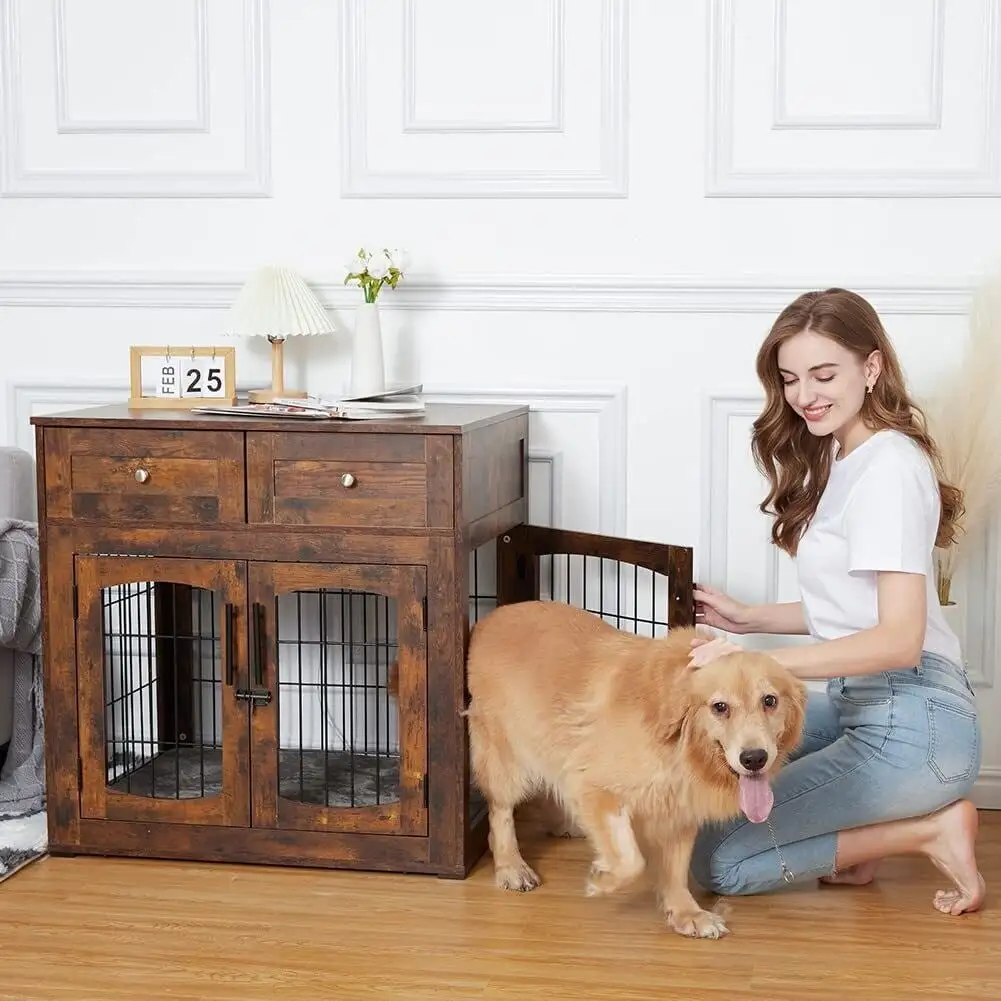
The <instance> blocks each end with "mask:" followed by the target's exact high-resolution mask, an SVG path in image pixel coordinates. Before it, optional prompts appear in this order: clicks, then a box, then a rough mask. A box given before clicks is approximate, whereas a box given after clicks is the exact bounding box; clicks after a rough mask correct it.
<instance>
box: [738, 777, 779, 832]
mask: <svg viewBox="0 0 1001 1001" xmlns="http://www.w3.org/2000/svg"><path fill="white" fill-rule="evenodd" d="M774 801H775V796H774V794H773V793H772V787H771V784H770V783H769V781H768V779H766V778H765V777H764V776H763V775H741V776H740V808H741V810H743V811H744V814H745V816H746V817H747V819H748V820H749V821H750V822H751V823H752V824H761V823H763V822H764V821H766V820H767V819H768V814H770V813H771V812H772V803H773V802H774Z"/></svg>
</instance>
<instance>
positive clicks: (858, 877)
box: [820, 862, 879, 886]
mask: <svg viewBox="0 0 1001 1001" xmlns="http://www.w3.org/2000/svg"><path fill="white" fill-rule="evenodd" d="M878 865H879V862H860V863H859V864H858V865H853V866H851V867H850V868H848V869H844V870H843V871H841V872H838V873H835V874H834V875H832V876H821V877H820V882H821V883H827V884H829V885H831V886H835V885H839V884H840V885H842V886H865V885H867V884H868V883H871V882H872V881H873V879H875V877H876V867H877V866H878Z"/></svg>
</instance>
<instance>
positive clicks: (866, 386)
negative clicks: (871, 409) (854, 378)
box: [865, 382, 872, 393]
mask: <svg viewBox="0 0 1001 1001" xmlns="http://www.w3.org/2000/svg"><path fill="white" fill-rule="evenodd" d="M865 391H866V392H867V393H871V392H872V383H871V382H867V383H866V384H865Z"/></svg>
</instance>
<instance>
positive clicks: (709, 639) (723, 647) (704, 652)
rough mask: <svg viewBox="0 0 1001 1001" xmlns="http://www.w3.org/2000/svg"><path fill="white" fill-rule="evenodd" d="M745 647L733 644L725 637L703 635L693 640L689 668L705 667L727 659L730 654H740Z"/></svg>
mask: <svg viewBox="0 0 1001 1001" xmlns="http://www.w3.org/2000/svg"><path fill="white" fill-rule="evenodd" d="M742 650H743V647H740V646H738V645H737V644H736V643H733V642H731V641H730V640H728V639H727V638H726V637H725V636H716V637H713V636H709V635H706V634H703V635H702V636H696V637H695V639H693V640H692V653H691V656H690V657H689V658H688V663H689V666H691V667H705V665H706V664H708V663H710V662H711V661H714V660H716V658H717V657H725V656H726V655H727V654H728V653H740V652H741V651H742Z"/></svg>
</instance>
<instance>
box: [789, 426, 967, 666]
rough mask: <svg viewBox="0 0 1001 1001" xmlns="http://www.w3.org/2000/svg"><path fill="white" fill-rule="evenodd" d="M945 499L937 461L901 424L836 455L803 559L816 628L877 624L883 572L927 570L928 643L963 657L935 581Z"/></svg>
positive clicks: (804, 588) (829, 634)
mask: <svg viewBox="0 0 1001 1001" xmlns="http://www.w3.org/2000/svg"><path fill="white" fill-rule="evenodd" d="M940 507H941V501H940V497H939V492H938V483H937V481H936V479H935V474H934V471H933V469H932V466H931V463H930V462H929V461H928V458H927V456H926V455H925V453H924V452H923V451H922V450H921V447H920V446H919V445H918V444H917V442H915V441H913V440H912V439H910V438H908V437H907V435H905V434H901V433H900V432H899V431H893V430H883V431H877V432H876V433H875V434H873V435H872V436H871V437H870V438H868V439H867V440H866V441H864V442H863V443H862V444H861V445H859V446H858V447H857V448H855V449H854V450H853V451H851V452H849V453H848V455H846V456H845V457H844V458H843V459H841V460H840V461H838V460H836V459H835V460H834V461H832V462H831V475H830V478H829V480H828V483H827V487H826V488H825V490H824V493H823V495H822V496H821V498H820V503H819V505H818V506H817V511H816V514H815V515H814V517H813V520H812V521H811V523H810V525H809V527H808V528H807V530H806V532H805V533H804V534H803V537H802V539H801V540H800V544H799V550H798V554H797V559H796V563H797V570H798V577H799V587H800V594H801V597H802V602H803V612H804V614H805V617H806V623H807V628H808V629H809V630H810V633H811V635H812V636H814V637H815V638H816V639H821V640H830V639H836V638H838V637H840V636H847V635H849V634H851V633H855V632H858V631H859V630H862V629H868V628H870V627H872V626H875V625H876V624H877V623H878V621H879V607H878V601H877V596H876V572H877V571H879V570H897V571H903V572H906V573H919V574H924V575H925V579H926V585H925V586H926V593H927V596H928V621H927V628H926V633H925V641H924V644H923V649H925V650H927V651H929V652H932V653H937V654H939V655H940V656H942V657H947V658H948V659H949V660H952V661H953V662H954V663H956V664H962V650H961V647H960V643H959V639H958V638H957V636H956V634H955V633H954V632H953V631H952V630H951V629H950V628H949V626H948V624H947V623H946V621H945V618H944V617H943V615H942V609H941V607H940V605H939V603H938V595H937V593H936V589H935V574H934V563H933V547H934V545H935V536H936V534H937V533H938V520H939V512H940ZM909 666H911V665H907V664H901V665H900V667H901V668H903V667H909Z"/></svg>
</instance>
